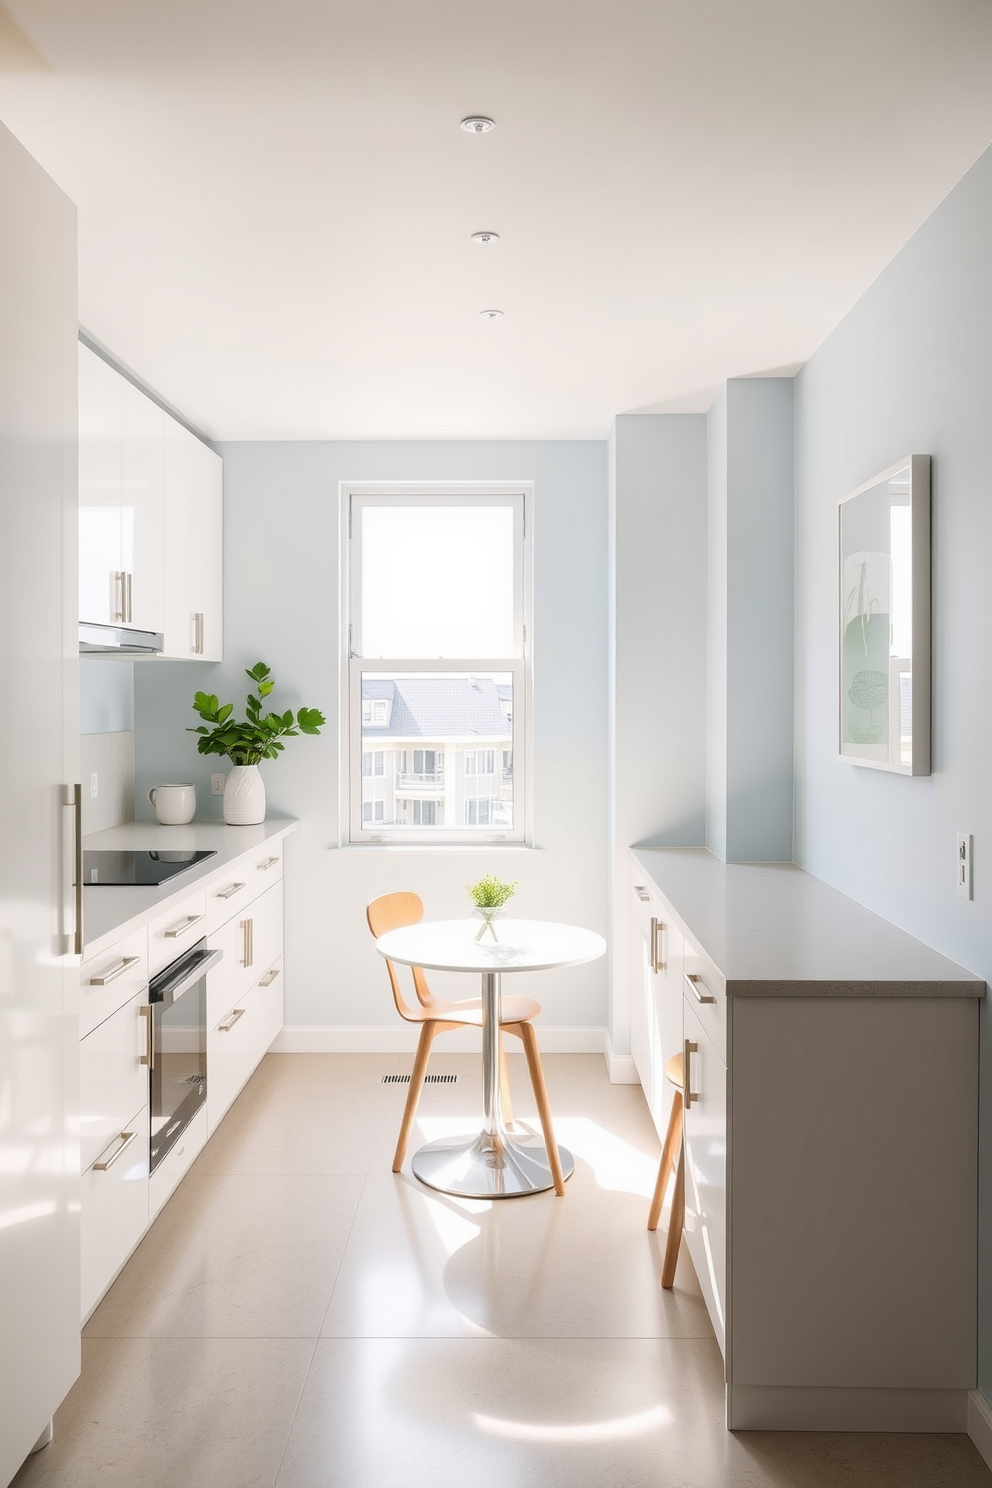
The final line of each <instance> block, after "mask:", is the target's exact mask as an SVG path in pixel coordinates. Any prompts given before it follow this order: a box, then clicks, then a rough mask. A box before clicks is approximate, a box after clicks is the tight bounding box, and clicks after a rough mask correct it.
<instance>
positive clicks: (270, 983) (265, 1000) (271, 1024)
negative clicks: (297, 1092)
mask: <svg viewBox="0 0 992 1488" xmlns="http://www.w3.org/2000/svg"><path fill="white" fill-rule="evenodd" d="M284 1021H285V1018H284V1004H283V978H282V958H281V957H280V958H279V960H278V961H277V962H276V964H275V965H274V966H270V967H269V969H268V971H267V972H265V974H264V975H263V976H261V977H259V979H258V981H257V982H256V983H255V985H254V987H253V988H252V989H251V997H250V1002H249V1028H248V1040H249V1052H250V1055H251V1067H252V1069H254V1068H255V1066H256V1065H257V1064H258V1062H259V1060H260V1059H261V1058H262V1055H263V1054H265V1053H266V1052H267V1050H268V1049H269V1048H270V1047H271V1045H272V1040H273V1039H274V1038H275V1036H276V1034H277V1033H278V1032H279V1030H280V1029H281V1028H282V1026H283V1023H284Z"/></svg>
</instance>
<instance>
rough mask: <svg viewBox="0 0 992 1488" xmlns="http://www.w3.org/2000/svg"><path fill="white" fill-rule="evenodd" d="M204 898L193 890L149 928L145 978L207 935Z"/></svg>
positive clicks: (164, 912)
mask: <svg viewBox="0 0 992 1488" xmlns="http://www.w3.org/2000/svg"><path fill="white" fill-rule="evenodd" d="M206 918H207V896H206V891H205V890H204V889H202V888H199V889H196V890H194V892H193V893H192V894H188V895H187V896H186V898H185V899H181V900H180V901H179V903H178V904H175V905H173V906H172V908H171V909H167V910H163V912H162V914H160V915H159V916H158V918H157V919H155V920H152V922H151V924H150V925H149V926H148V974H149V976H154V975H155V973H156V972H157V971H161V970H162V968H163V967H164V966H168V964H169V962H170V961H174V960H175V959H176V957H177V956H181V955H182V953H183V951H188V950H189V948H190V946H191V945H195V944H196V942H197V941H198V940H199V939H200V938H201V937H202V936H203V935H204V934H205V933H206Z"/></svg>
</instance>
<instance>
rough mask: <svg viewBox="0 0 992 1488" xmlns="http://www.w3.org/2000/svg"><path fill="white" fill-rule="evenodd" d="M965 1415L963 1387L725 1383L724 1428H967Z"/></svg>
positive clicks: (966, 1402)
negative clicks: (870, 1387)
mask: <svg viewBox="0 0 992 1488" xmlns="http://www.w3.org/2000/svg"><path fill="white" fill-rule="evenodd" d="M972 1393H974V1392H972ZM983 1404H984V1402H983ZM985 1409H986V1411H988V1406H987V1405H986V1406H985ZM970 1419H971V1403H970V1399H969V1394H968V1391H967V1390H848V1389H828V1388H804V1387H793V1386H787V1385H782V1386H774V1385H773V1386H769V1385H728V1386H727V1429H728V1431H954V1432H963V1431H966V1430H969V1434H970V1429H969V1423H970ZM989 1419H990V1421H992V1415H990V1417H989ZM985 1429H986V1430H989V1429H990V1428H989V1427H986V1428H985ZM972 1440H973V1441H974V1437H972ZM977 1445H978V1444H977V1442H976V1446H977ZM978 1450H979V1451H980V1452H981V1451H982V1448H981V1447H979V1448H978ZM982 1455H983V1456H984V1455H985V1454H984V1452H983V1453H982ZM986 1460H987V1459H986Z"/></svg>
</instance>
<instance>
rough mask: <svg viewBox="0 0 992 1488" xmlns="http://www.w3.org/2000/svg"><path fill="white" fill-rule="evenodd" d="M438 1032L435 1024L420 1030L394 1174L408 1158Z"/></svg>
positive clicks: (394, 1164) (428, 1024) (394, 1163)
mask: <svg viewBox="0 0 992 1488" xmlns="http://www.w3.org/2000/svg"><path fill="white" fill-rule="evenodd" d="M436 1032H437V1025H436V1024H435V1023H424V1024H422V1026H421V1029H420V1041H419V1043H418V1044H417V1053H416V1056H415V1058H414V1061H413V1073H412V1074H411V1076H410V1089H409V1090H408V1091H407V1097H406V1105H405V1106H404V1107H403V1121H402V1124H401V1126H400V1135H399V1141H398V1142H397V1143H396V1153H395V1155H394V1157H393V1172H394V1173H398V1172H399V1171H400V1168H402V1166H403V1159H404V1157H406V1148H407V1143H408V1142H409V1140H410V1133H411V1131H412V1130H413V1118H414V1117H415V1116H416V1114H417V1102H418V1101H419V1100H420V1092H421V1090H422V1089H423V1087H424V1076H425V1074H426V1073H427V1061H428V1059H429V1058H430V1054H431V1044H432V1043H433V1042H434V1035H435V1033H436Z"/></svg>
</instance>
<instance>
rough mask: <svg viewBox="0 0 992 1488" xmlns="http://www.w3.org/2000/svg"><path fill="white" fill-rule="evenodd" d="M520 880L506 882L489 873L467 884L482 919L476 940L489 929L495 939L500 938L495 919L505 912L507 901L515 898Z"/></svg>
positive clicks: (470, 896) (476, 911) (476, 910)
mask: <svg viewBox="0 0 992 1488" xmlns="http://www.w3.org/2000/svg"><path fill="white" fill-rule="evenodd" d="M518 882H519V880H518V879H514V880H513V882H512V883H504V882H503V880H502V879H500V878H496V877H495V875H494V874H492V873H487V874H486V876H485V877H484V878H480V879H479V881H478V883H474V884H468V885H467V888H468V894H469V898H470V899H471V900H472V902H473V904H474V905H475V913H476V914H477V915H478V916H479V918H480V920H481V921H482V924H481V926H480V927H479V933H478V935H477V936H476V937H475V938H476V940H481V939H482V937H483V936H484V935H485V933H486V931H487V930H488V931H489V933H490V935H491V936H492V938H493V940H498V939H499V937H498V936H497V934H496V927H495V926H494V925H493V920H495V919H496V917H497V916H498V915H501V914H502V913H503V906H504V905H505V904H506V901H507V900H508V899H512V898H513V895H514V893H515V892H516V887H517V883H518Z"/></svg>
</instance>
